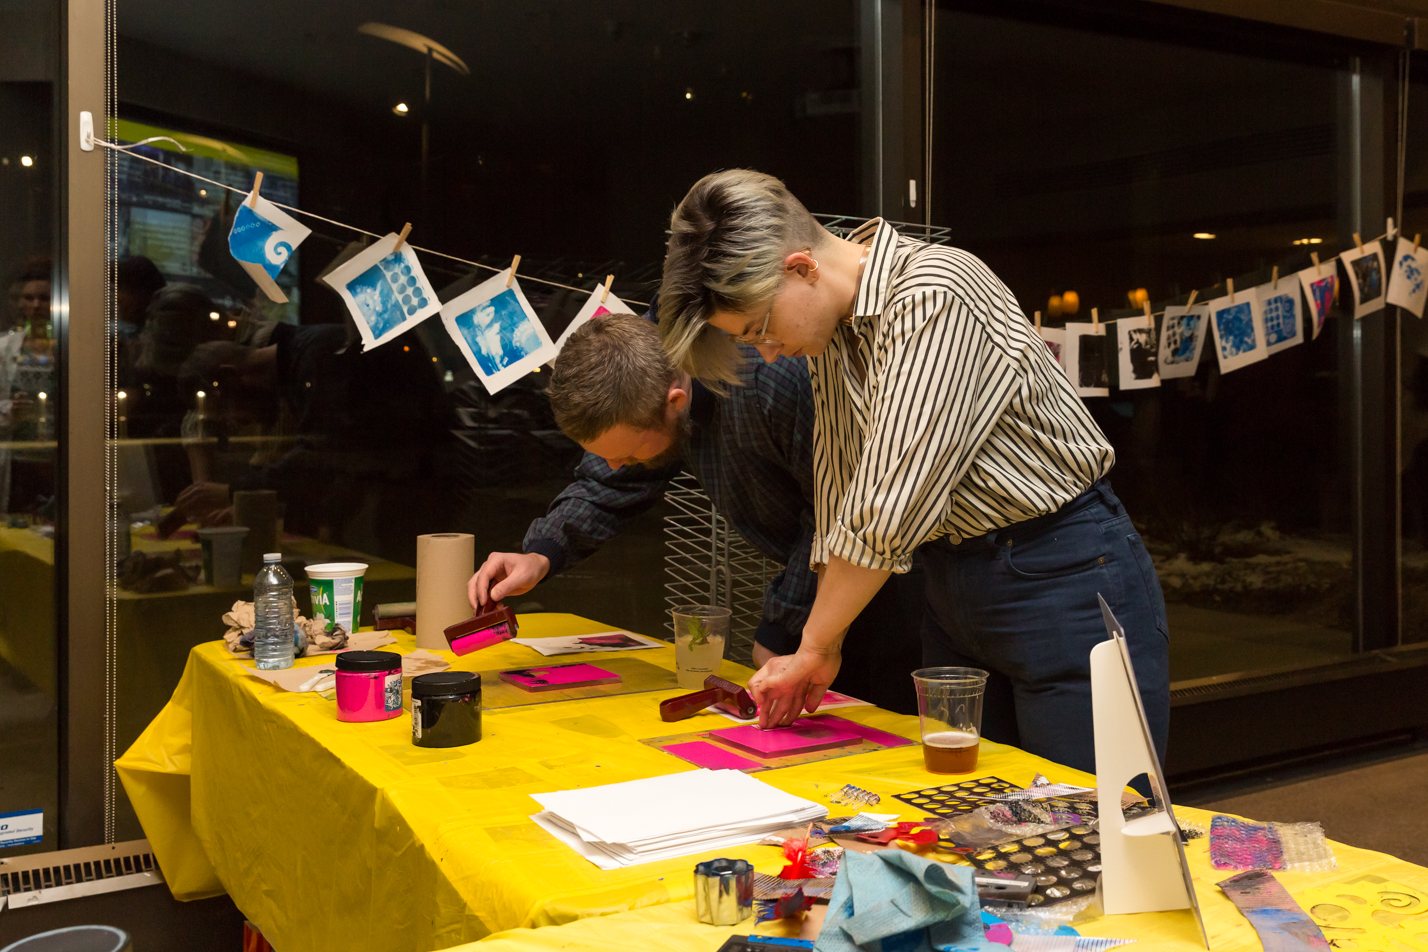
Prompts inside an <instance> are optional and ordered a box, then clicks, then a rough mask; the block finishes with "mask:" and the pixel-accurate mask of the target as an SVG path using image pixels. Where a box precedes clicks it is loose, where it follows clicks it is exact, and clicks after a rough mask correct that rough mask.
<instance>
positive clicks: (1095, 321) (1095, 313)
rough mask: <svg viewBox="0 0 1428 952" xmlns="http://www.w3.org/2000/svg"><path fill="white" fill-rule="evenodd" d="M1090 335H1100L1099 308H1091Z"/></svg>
mask: <svg viewBox="0 0 1428 952" xmlns="http://www.w3.org/2000/svg"><path fill="white" fill-rule="evenodd" d="M1091 333H1093V334H1099V333H1101V311H1100V309H1099V308H1094V307H1093V308H1091Z"/></svg>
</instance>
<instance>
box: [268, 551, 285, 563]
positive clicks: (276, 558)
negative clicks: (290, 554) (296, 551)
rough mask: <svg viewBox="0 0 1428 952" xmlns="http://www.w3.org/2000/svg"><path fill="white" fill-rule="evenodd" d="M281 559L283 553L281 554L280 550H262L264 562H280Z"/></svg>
mask: <svg viewBox="0 0 1428 952" xmlns="http://www.w3.org/2000/svg"><path fill="white" fill-rule="evenodd" d="M282 560H283V554H282V553H281V552H264V553H263V561H264V562H281V561H282Z"/></svg>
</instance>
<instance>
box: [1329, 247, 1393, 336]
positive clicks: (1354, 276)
mask: <svg viewBox="0 0 1428 952" xmlns="http://www.w3.org/2000/svg"><path fill="white" fill-rule="evenodd" d="M1339 260H1340V261H1342V262H1343V263H1344V268H1345V269H1346V270H1347V271H1348V272H1349V287H1351V288H1352V289H1353V291H1354V319H1355V320H1358V319H1359V318H1361V317H1365V316H1366V315H1369V314H1372V313H1373V312H1374V311H1378V310H1381V309H1382V308H1383V306H1384V304H1385V303H1386V302H1387V300H1388V294H1387V293H1386V292H1387V290H1388V289H1387V287H1386V285H1387V283H1388V282H1387V277H1388V270H1387V269H1386V268H1385V267H1384V263H1383V242H1381V241H1370V242H1369V243H1368V244H1366V245H1364V247H1363V250H1362V251H1360V250H1359V249H1358V248H1351V249H1349V250H1348V251H1345V252H1344V253H1343V254H1341V255H1339Z"/></svg>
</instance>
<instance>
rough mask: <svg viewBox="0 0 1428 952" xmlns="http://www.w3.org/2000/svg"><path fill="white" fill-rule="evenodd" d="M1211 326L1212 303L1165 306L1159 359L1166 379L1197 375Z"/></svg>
mask: <svg viewBox="0 0 1428 952" xmlns="http://www.w3.org/2000/svg"><path fill="white" fill-rule="evenodd" d="M1209 326H1210V305H1209V304H1196V305H1195V306H1194V307H1182V306H1180V305H1175V306H1173V307H1167V308H1166V309H1165V320H1164V321H1163V322H1162V323H1161V325H1160V357H1159V360H1157V362H1156V363H1157V364H1158V369H1159V372H1160V376H1161V378H1162V379H1165V380H1170V379H1172V378H1175V377H1193V376H1195V369H1196V368H1197V367H1199V366H1200V352H1201V351H1203V350H1204V349H1205V338H1206V337H1207V336H1209V335H1208V334H1207V333H1206V329H1207V328H1208V327H1209Z"/></svg>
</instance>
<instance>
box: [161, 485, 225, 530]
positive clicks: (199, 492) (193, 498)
mask: <svg viewBox="0 0 1428 952" xmlns="http://www.w3.org/2000/svg"><path fill="white" fill-rule="evenodd" d="M228 506H229V502H228V484H227V483H194V484H192V485H191V486H188V487H187V488H185V489H184V491H183V492H181V493H179V494H178V498H177V499H175V500H174V508H175V509H178V510H180V511H181V512H183V514H184V515H186V516H188V518H189V520H190V521H192V522H197V523H200V524H201V525H216V523H211V522H206V521H205V520H206V519H207V518H208V516H209V515H210V514H211V513H217V512H219V511H220V510H223V509H227V508H228Z"/></svg>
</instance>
